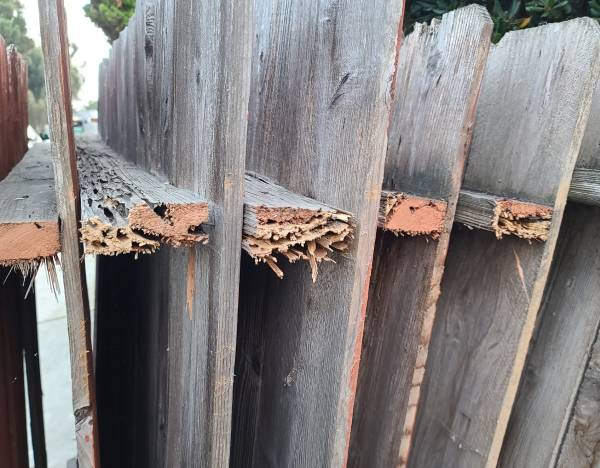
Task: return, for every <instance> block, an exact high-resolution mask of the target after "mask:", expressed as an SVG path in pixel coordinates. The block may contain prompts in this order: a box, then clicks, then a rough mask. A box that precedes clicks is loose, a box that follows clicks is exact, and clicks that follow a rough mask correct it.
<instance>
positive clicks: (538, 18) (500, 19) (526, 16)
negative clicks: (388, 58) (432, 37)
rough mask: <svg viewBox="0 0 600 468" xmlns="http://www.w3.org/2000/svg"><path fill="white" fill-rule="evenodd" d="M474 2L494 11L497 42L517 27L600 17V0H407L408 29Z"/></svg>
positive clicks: (406, 22)
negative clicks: (417, 23) (586, 17)
mask: <svg viewBox="0 0 600 468" xmlns="http://www.w3.org/2000/svg"><path fill="white" fill-rule="evenodd" d="M473 3H476V4H479V5H483V6H485V7H486V8H487V10H488V11H489V12H490V16H491V17H492V20H493V22H494V32H493V36H492V40H493V41H494V42H498V41H499V40H500V38H501V37H502V36H504V34H506V33H507V32H508V31H514V30H515V29H524V28H528V27H532V26H538V25H541V24H544V23H554V22H557V21H565V20H568V19H572V18H577V17H579V16H590V17H592V18H595V19H597V20H598V19H600V0H525V1H523V0H488V1H468V0H407V2H406V17H405V19H404V32H405V33H409V32H410V31H412V29H413V26H414V24H415V23H416V22H419V23H420V22H429V21H431V20H432V19H433V18H440V17H441V16H442V15H443V14H444V13H447V12H449V11H452V10H455V9H456V8H459V7H462V6H466V5H470V4H473Z"/></svg>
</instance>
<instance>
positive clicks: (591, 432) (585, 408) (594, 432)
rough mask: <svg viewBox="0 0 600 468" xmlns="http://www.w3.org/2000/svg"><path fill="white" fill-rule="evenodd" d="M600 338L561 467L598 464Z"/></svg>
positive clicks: (574, 412)
mask: <svg viewBox="0 0 600 468" xmlns="http://www.w3.org/2000/svg"><path fill="white" fill-rule="evenodd" d="M599 343H600V341H598V339H596V341H595V342H594V346H593V347H592V349H591V353H590V359H589V363H588V366H587V369H586V371H585V374H584V377H583V382H582V383H581V387H580V389H579V393H578V395H577V402H576V403H575V407H574V411H573V415H572V417H571V421H570V423H569V428H568V430H567V433H566V436H565V439H564V442H563V444H562V447H561V452H560V456H559V458H558V462H557V464H556V466H557V467H560V468H583V467H589V466H596V465H597V464H598V456H599V453H598V439H599V434H600V427H599V423H598V414H599V412H600V397H599V395H600V344H599Z"/></svg>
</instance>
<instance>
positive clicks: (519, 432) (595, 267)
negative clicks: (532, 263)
mask: <svg viewBox="0 0 600 468" xmlns="http://www.w3.org/2000/svg"><path fill="white" fill-rule="evenodd" d="M599 229H600V209H598V208H597V207H588V206H583V205H577V204H573V205H571V204H570V205H568V207H567V210H566V213H565V219H564V221H563V227H562V230H561V233H560V238H559V242H558V247H557V254H556V258H555V259H554V263H553V267H552V273H551V277H550V280H549V282H548V286H547V290H546V292H545V297H544V300H543V307H542V309H541V310H540V319H539V320H540V323H539V325H538V327H537V330H536V333H535V335H534V339H533V340H532V344H531V349H530V351H529V355H528V357H527V364H526V367H525V370H524V373H523V377H522V380H521V384H520V387H519V392H518V396H517V399H516V402H515V406H514V408H513V411H512V414H511V418H510V421H509V425H508V429H507V432H506V437H505V439H504V444H503V446H502V453H501V457H500V463H499V466H503V467H529V466H554V465H555V463H556V459H557V455H558V452H559V449H560V445H561V442H562V439H563V437H564V434H565V430H566V427H567V424H568V422H569V420H570V418H571V411H572V409H573V404H574V402H575V396H576V394H577V390H578V388H579V383H580V382H581V379H582V377H583V373H584V371H585V367H586V364H587V362H588V358H589V355H590V351H591V347H592V344H593V342H594V340H595V338H596V334H597V331H598V325H599V323H600V315H599V314H598V298H597V291H598V288H599V286H600V245H599V244H598V241H597V237H598V232H599ZM575 418H577V416H576V417H575ZM574 424H577V423H574ZM568 466H573V467H575V466H588V465H581V464H570V465H568Z"/></svg>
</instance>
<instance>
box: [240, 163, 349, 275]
mask: <svg viewBox="0 0 600 468" xmlns="http://www.w3.org/2000/svg"><path fill="white" fill-rule="evenodd" d="M352 235H353V228H352V215H351V214H350V213H348V212H345V211H343V210H337V209H335V208H333V207H331V206H328V205H325V204H323V203H319V202H317V201H315V200H312V199H310V198H308V197H304V196H302V195H299V194H297V193H293V192H290V191H289V190H287V189H285V188H283V187H281V186H280V185H277V184H276V183H275V182H273V181H272V180H271V179H269V178H267V177H264V176H259V175H257V174H254V173H247V174H246V176H245V179H244V225H243V231H242V249H244V250H245V251H246V252H247V253H248V254H249V255H250V256H251V257H252V258H253V259H254V260H255V261H256V263H258V262H265V263H266V264H267V265H269V267H270V268H271V269H272V270H273V271H274V272H275V274H276V275H277V276H278V277H279V278H283V270H282V269H281V268H280V266H278V265H277V257H279V258H282V257H285V258H286V259H287V260H288V261H289V262H290V263H294V262H296V261H298V260H306V261H307V262H308V263H309V264H310V267H311V273H312V278H313V282H315V281H316V279H317V272H318V270H317V269H318V264H319V263H321V262H322V261H332V259H331V258H330V257H329V256H328V255H329V252H333V251H334V250H335V251H338V252H343V251H345V250H346V249H347V248H348V241H349V240H350V239H351V238H352Z"/></svg>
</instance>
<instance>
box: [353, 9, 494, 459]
mask: <svg viewBox="0 0 600 468" xmlns="http://www.w3.org/2000/svg"><path fill="white" fill-rule="evenodd" d="M491 30H492V23H491V20H490V18H489V15H488V14H487V12H486V11H485V9H484V8H483V7H480V6H471V7H467V8H463V9H459V10H457V11H455V12H452V13H449V14H446V15H444V16H443V17H442V20H441V21H437V20H435V21H434V22H433V24H432V25H431V26H426V25H417V26H416V27H415V30H414V32H413V33H411V34H410V35H409V36H408V37H406V39H405V40H404V43H403V44H402V47H401V49H400V54H399V59H398V75H397V76H396V87H395V90H394V94H395V96H396V98H395V101H394V105H393V112H392V117H391V123H390V129H389V139H388V145H387V158H386V164H385V175H384V183H383V188H384V189H385V190H396V191H400V192H404V193H403V195H402V196H401V197H400V198H398V197H397V196H396V197H393V196H391V195H389V192H385V193H386V194H387V196H386V199H387V200H390V198H389V197H390V196H391V197H392V198H391V201H392V202H393V206H391V207H390V210H391V212H388V213H387V215H388V218H389V219H388V221H390V222H388V223H387V225H384V228H386V229H391V230H393V229H394V227H396V228H397V229H396V231H394V232H398V233H399V234H400V235H404V236H416V237H414V238H410V237H395V236H394V235H392V234H390V233H383V232H379V233H378V235H377V242H376V244H375V258H374V262H373V272H372V275H371V283H370V289H369V303H368V308H367V314H366V315H367V318H366V325H365V335H364V339H363V346H364V348H363V353H362V356H361V367H360V371H359V380H358V389H357V396H356V402H355V406H354V411H355V413H354V419H353V424H352V439H351V444H350V457H349V465H350V466H353V467H362V466H376V467H387V466H404V465H405V464H406V462H407V459H408V454H409V447H410V443H411V436H412V432H413V426H414V418H415V413H416V408H417V405H418V402H419V391H420V382H421V378H422V374H423V367H424V365H425V360H426V359H427V349H428V345H429V336H430V333H431V325H432V322H433V318H434V316H435V308H436V301H437V297H438V295H439V290H440V289H439V286H440V281H441V278H442V272H443V269H444V267H443V265H444V260H445V256H446V251H447V248H448V241H449V236H450V229H451V227H452V222H453V218H454V210H455V208H456V200H457V198H458V192H459V188H460V182H461V180H462V173H463V167H464V164H465V160H466V157H467V151H468V147H469V142H470V137H471V129H472V128H473V120H474V117H475V106H476V102H477V96H478V93H479V88H480V84H481V78H482V75H483V70H484V67H485V61H486V58H487V54H488V50H489V47H490V37H491ZM425 197H428V198H429V200H427V199H426V198H425ZM403 204H404V205H407V207H406V208H404V209H403V208H402V205H403ZM386 211H388V210H386ZM395 215H396V216H397V215H400V216H401V217H402V222H396V224H394V223H393V222H392V221H393V218H394V216H395ZM431 238H433V239H437V240H433V241H432V240H431ZM392 356H393V358H391V357H392Z"/></svg>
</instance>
